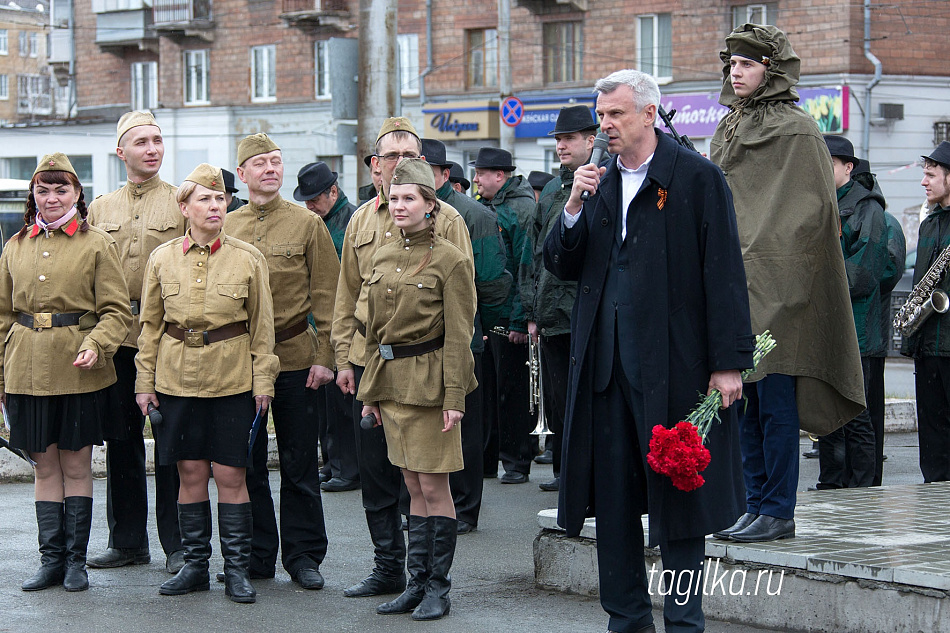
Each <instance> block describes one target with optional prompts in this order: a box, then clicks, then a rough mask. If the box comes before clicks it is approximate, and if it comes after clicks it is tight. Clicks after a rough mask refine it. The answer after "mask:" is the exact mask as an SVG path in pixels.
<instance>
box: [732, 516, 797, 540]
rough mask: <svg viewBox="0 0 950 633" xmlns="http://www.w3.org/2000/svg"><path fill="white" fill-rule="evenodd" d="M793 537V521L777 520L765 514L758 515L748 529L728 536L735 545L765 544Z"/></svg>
mask: <svg viewBox="0 0 950 633" xmlns="http://www.w3.org/2000/svg"><path fill="white" fill-rule="evenodd" d="M794 537H795V519H779V518H776V517H770V516H768V515H765V514H760V515H759V518H757V519H756V520H755V521H753V522H752V523H751V524H750V525H749V527H747V528H745V529H744V530H739V531H738V532H733V533H732V534H731V535H730V538H731V539H732V540H733V541H736V542H737V543H765V542H768V541H777V540H779V539H784V538H794Z"/></svg>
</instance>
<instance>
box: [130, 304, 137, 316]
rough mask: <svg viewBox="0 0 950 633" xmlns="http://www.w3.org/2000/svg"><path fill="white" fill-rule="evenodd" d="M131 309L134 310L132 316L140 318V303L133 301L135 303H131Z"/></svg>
mask: <svg viewBox="0 0 950 633" xmlns="http://www.w3.org/2000/svg"><path fill="white" fill-rule="evenodd" d="M129 307H130V308H132V316H138V313H139V302H138V301H135V300H133V301H131V302H129Z"/></svg>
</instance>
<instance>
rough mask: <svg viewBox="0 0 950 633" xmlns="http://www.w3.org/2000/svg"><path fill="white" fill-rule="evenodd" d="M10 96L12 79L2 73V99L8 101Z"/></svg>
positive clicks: (0, 86)
mask: <svg viewBox="0 0 950 633" xmlns="http://www.w3.org/2000/svg"><path fill="white" fill-rule="evenodd" d="M9 98H10V79H9V77H7V76H6V75H0V99H3V100H4V101H6V100H7V99H9Z"/></svg>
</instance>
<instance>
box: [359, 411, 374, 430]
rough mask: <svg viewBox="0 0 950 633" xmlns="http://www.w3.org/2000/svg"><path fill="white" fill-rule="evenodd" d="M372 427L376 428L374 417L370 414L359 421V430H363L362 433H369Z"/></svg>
mask: <svg viewBox="0 0 950 633" xmlns="http://www.w3.org/2000/svg"><path fill="white" fill-rule="evenodd" d="M374 426H376V416H375V415H373V414H372V413H367V414H366V415H364V416H363V418H362V419H361V420H360V428H361V429H363V430H364V431H369V430H370V429H372V428H373V427H374Z"/></svg>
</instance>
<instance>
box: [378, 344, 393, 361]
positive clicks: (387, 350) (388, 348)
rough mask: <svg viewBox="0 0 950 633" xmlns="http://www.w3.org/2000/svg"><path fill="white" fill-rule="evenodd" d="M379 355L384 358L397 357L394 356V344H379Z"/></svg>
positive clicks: (391, 358)
mask: <svg viewBox="0 0 950 633" xmlns="http://www.w3.org/2000/svg"><path fill="white" fill-rule="evenodd" d="M379 355H380V357H382V359H383V360H393V359H394V358H396V357H395V356H393V346H392V345H382V344H381V345H380V346H379Z"/></svg>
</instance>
